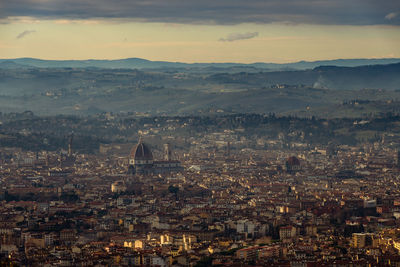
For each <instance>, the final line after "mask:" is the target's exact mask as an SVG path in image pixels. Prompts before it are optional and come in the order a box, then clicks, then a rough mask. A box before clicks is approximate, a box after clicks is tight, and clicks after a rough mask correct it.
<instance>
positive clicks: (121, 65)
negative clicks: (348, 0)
mask: <svg viewBox="0 0 400 267" xmlns="http://www.w3.org/2000/svg"><path fill="white" fill-rule="evenodd" d="M4 62H8V64H11V63H15V64H16V65H14V66H11V65H10V67H14V68H20V67H32V68H105V69H163V68H170V69H208V70H209V71H213V70H215V69H221V68H223V69H228V68H237V67H248V68H255V69H265V70H267V69H268V70H306V69H313V68H316V67H318V66H324V65H333V66H341V67H355V66H362V65H376V64H392V63H399V62H400V59H399V58H385V59H337V60H324V61H311V62H307V61H300V62H295V63H286V64H277V63H262V62H259V63H252V64H242V63H182V62H168V61H150V60H146V59H141V58H127V59H116V60H94V59H89V60H42V59H36V58H16V59H0V65H1V64H2V63H4Z"/></svg>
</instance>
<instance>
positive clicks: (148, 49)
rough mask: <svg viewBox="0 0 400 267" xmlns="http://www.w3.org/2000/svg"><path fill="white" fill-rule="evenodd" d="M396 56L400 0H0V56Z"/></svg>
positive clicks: (271, 59)
mask: <svg viewBox="0 0 400 267" xmlns="http://www.w3.org/2000/svg"><path fill="white" fill-rule="evenodd" d="M16 57H36V58H43V59H89V58H93V59H116V58H128V57H140V58H146V59H150V60H168V61H183V62H227V61H229V62H292V61H299V60H319V59H336V58H383V57H400V1H399V0H384V1H382V0H249V1H243V0H240V1H239V0H113V1H109V0H96V1H94V0H68V1H67V0H64V1H63V0H12V1H9V0H0V58H16Z"/></svg>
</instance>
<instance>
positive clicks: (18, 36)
mask: <svg viewBox="0 0 400 267" xmlns="http://www.w3.org/2000/svg"><path fill="white" fill-rule="evenodd" d="M34 32H36V31H23V32H21V33H20V34H18V35H17V37H16V38H17V39H22V38H24V37H25V36H27V35H28V34H31V33H34Z"/></svg>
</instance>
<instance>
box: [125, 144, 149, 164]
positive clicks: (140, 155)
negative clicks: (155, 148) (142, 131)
mask: <svg viewBox="0 0 400 267" xmlns="http://www.w3.org/2000/svg"><path fill="white" fill-rule="evenodd" d="M129 157H130V158H131V159H135V160H153V154H152V153H151V150H150V148H149V147H148V146H147V145H145V144H144V143H142V141H139V143H138V144H137V145H136V146H134V147H133V148H132V150H131V153H130V156H129Z"/></svg>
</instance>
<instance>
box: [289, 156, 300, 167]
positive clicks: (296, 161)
mask: <svg viewBox="0 0 400 267" xmlns="http://www.w3.org/2000/svg"><path fill="white" fill-rule="evenodd" d="M286 162H287V164H289V165H291V166H294V165H300V160H299V159H298V158H296V157H295V156H291V157H289V158H288V159H287V161H286Z"/></svg>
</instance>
